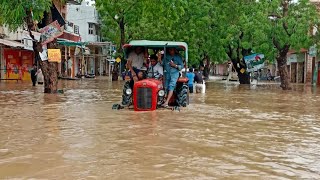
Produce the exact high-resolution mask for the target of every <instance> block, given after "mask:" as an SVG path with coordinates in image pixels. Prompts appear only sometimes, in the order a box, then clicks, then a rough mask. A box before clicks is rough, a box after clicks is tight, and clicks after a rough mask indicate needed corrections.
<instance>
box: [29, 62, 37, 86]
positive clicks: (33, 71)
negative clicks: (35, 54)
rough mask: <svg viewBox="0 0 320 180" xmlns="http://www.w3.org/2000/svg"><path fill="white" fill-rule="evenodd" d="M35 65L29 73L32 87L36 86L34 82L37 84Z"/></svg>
mask: <svg viewBox="0 0 320 180" xmlns="http://www.w3.org/2000/svg"><path fill="white" fill-rule="evenodd" d="M36 73H37V65H36V64H34V65H33V67H32V69H31V71H30V74H31V81H32V86H36V82H37V75H36Z"/></svg>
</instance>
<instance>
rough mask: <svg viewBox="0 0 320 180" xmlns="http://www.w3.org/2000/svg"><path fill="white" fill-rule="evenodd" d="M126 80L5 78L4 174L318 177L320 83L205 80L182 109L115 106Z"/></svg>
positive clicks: (1, 105)
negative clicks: (286, 85) (51, 89)
mask: <svg viewBox="0 0 320 180" xmlns="http://www.w3.org/2000/svg"><path fill="white" fill-rule="evenodd" d="M122 83H123V82H112V83H111V82H110V81H108V80H107V79H85V80H80V81H60V87H61V88H63V89H64V90H65V93H64V94H55V95H52V94H43V93H42V91H43V88H42V87H40V86H36V87H32V86H31V85H30V83H29V84H27V83H26V84H24V83H4V82H1V83H0V123H1V126H0V179H28V178H32V179H121V180H122V179H320V163H319V162H320V151H319V149H320V115H319V112H320V101H319V98H320V88H319V87H318V88H316V87H312V86H304V85H296V86H295V87H294V89H295V90H294V91H282V90H281V89H279V88H278V87H277V86H276V85H260V86H255V85H251V86H240V85H235V84H225V83H209V84H207V93H206V94H192V95H190V106H188V107H187V108H183V109H181V111H180V112H175V111H169V110H158V111H153V112H134V111H133V110H126V109H123V110H120V111H116V110H112V104H114V103H118V102H119V101H120V98H121V93H122Z"/></svg>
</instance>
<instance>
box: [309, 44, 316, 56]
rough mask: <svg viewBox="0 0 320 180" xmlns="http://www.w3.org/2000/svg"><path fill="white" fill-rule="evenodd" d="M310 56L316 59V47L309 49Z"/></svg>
mask: <svg viewBox="0 0 320 180" xmlns="http://www.w3.org/2000/svg"><path fill="white" fill-rule="evenodd" d="M309 56H311V57H316V56H317V48H316V46H315V45H314V46H311V47H310V48H309Z"/></svg>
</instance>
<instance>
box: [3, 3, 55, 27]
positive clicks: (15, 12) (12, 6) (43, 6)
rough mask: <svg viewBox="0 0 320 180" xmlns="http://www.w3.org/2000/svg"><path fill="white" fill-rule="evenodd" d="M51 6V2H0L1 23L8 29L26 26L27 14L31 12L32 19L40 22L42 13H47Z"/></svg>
mask: <svg viewBox="0 0 320 180" xmlns="http://www.w3.org/2000/svg"><path fill="white" fill-rule="evenodd" d="M51 6H52V1H51V0H33V1H23V2H22V1H20V0H10V1H5V0H2V1H0V16H1V18H2V23H3V24H5V25H7V26H8V27H9V28H10V29H12V30H16V29H17V28H19V27H21V26H23V25H25V24H26V18H27V17H28V12H29V11H30V12H32V19H33V20H35V21H40V20H41V19H42V18H43V15H44V12H45V11H48V10H49V9H50V7H51Z"/></svg>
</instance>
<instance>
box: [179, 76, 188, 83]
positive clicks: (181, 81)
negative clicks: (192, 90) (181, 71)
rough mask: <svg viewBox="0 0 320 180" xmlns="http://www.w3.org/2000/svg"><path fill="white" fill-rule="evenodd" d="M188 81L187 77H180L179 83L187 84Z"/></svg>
mask: <svg viewBox="0 0 320 180" xmlns="http://www.w3.org/2000/svg"><path fill="white" fill-rule="evenodd" d="M188 81H189V79H188V78H186V77H180V78H179V79H178V82H179V83H187V82H188Z"/></svg>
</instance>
